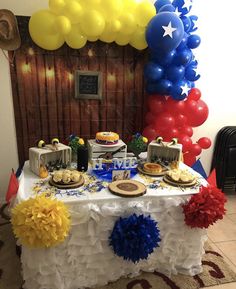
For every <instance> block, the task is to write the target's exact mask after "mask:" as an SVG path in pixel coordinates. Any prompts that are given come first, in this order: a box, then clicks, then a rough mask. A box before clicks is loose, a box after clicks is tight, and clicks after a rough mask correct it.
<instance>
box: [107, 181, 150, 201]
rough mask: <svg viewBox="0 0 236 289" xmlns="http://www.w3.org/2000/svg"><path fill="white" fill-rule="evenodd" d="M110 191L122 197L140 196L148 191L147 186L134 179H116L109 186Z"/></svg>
mask: <svg viewBox="0 0 236 289" xmlns="http://www.w3.org/2000/svg"><path fill="white" fill-rule="evenodd" d="M108 188H109V190H110V192H111V193H112V194H114V195H117V196H120V197H127V198H130V197H139V196H142V195H144V194H145V193H146V186H145V185H144V184H142V183H141V182H138V181H134V180H119V181H114V182H112V183H110V184H109V186H108Z"/></svg>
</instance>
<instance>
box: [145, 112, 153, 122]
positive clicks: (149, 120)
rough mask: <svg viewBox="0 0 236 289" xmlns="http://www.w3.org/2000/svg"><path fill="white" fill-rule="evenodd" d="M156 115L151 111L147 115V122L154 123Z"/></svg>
mask: <svg viewBox="0 0 236 289" xmlns="http://www.w3.org/2000/svg"><path fill="white" fill-rule="evenodd" d="M155 119H156V117H155V116H154V115H153V114H152V113H151V112H150V111H149V112H147V114H146V116H145V123H147V124H153V123H154V122H155Z"/></svg>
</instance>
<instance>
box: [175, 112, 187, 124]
mask: <svg viewBox="0 0 236 289" xmlns="http://www.w3.org/2000/svg"><path fill="white" fill-rule="evenodd" d="M186 122H187V117H186V116H185V115H183V114H178V115H176V116H175V123H176V126H183V125H185V124H186Z"/></svg>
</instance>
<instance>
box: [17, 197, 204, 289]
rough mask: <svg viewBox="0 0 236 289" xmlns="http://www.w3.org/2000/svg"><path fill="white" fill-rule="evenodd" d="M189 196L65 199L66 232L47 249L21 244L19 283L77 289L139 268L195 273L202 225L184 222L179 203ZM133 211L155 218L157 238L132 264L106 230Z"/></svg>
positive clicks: (198, 268)
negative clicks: (61, 240)
mask: <svg viewBox="0 0 236 289" xmlns="http://www.w3.org/2000/svg"><path fill="white" fill-rule="evenodd" d="M189 198H190V196H178V197H158V196H156V197H153V196H150V197H146V198H145V199H144V198H139V199H122V198H117V199H116V200H106V201H104V200H102V201H101V202H99V201H96V203H95V202H92V201H90V202H89V201H88V202H80V203H71V204H70V211H71V216H72V227H71V231H70V235H69V236H68V238H67V239H66V240H65V242H64V243H63V244H61V245H59V246H56V247H53V248H49V249H29V248H27V247H23V248H22V257H21V258H22V268H23V278H24V280H25V284H24V288H25V289H78V288H85V287H97V286H103V285H105V284H107V283H108V282H111V281H115V280H117V279H119V278H120V277H122V276H123V277H124V276H132V277H133V276H136V275H138V274H140V273H141V271H146V272H153V271H154V270H158V271H160V272H163V273H165V274H168V275H170V274H178V273H181V274H188V275H191V276H193V275H195V274H198V273H200V272H201V271H202V266H201V259H202V255H203V253H204V249H203V246H204V242H205V241H206V239H207V235H206V230H203V229H191V228H190V227H187V226H186V225H185V223H184V215H183V212H182V207H181V205H182V204H183V203H185V202H186V201H187V200H188V199H189ZM133 213H136V214H137V215H139V214H143V215H145V216H148V215H150V216H151V217H152V218H153V219H154V220H155V221H157V222H158V227H159V229H160V235H161V242H160V247H157V248H156V249H155V250H154V252H153V253H152V254H150V255H149V257H148V259H147V260H142V261H140V262H138V263H136V264H134V263H132V262H130V261H125V260H124V259H123V258H121V257H118V256H116V255H115V254H114V252H113V250H112V248H111V247H110V246H109V236H110V234H111V232H112V229H113V227H114V224H115V222H116V220H117V219H119V217H121V216H122V217H128V216H129V215H131V214H133Z"/></svg>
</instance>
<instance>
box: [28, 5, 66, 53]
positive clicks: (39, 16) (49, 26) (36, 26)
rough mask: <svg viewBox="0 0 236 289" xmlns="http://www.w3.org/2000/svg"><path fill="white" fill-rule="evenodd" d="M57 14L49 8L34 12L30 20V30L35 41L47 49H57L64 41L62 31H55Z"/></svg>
mask: <svg viewBox="0 0 236 289" xmlns="http://www.w3.org/2000/svg"><path fill="white" fill-rule="evenodd" d="M55 22H56V16H55V14H53V13H52V12H50V11H49V10H41V11H38V12H36V13H34V14H33V15H32V16H31V18H30V21H29V32H30V36H31V38H32V39H33V41H34V42H35V43H36V44H37V45H38V46H40V47H42V48H44V49H47V50H55V49H58V48H59V47H61V46H62V45H63V43H64V37H63V36H62V34H61V33H57V32H55Z"/></svg>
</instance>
